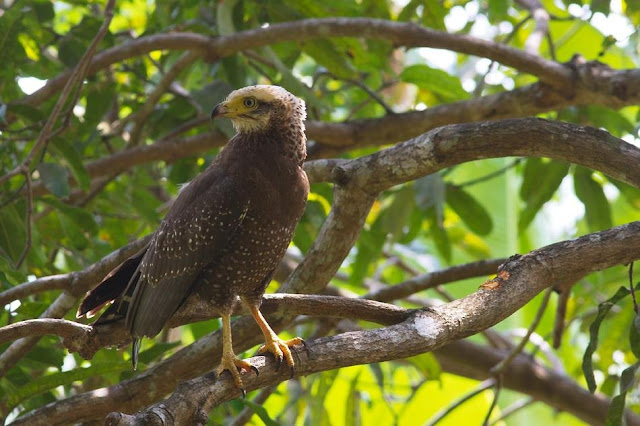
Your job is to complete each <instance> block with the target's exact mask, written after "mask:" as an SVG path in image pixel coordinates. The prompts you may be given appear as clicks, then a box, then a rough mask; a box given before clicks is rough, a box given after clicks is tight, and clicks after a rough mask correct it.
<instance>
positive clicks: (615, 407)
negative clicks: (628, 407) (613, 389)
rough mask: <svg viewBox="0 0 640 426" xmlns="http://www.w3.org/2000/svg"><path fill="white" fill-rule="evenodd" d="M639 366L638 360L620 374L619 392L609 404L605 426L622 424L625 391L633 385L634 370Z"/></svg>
mask: <svg viewBox="0 0 640 426" xmlns="http://www.w3.org/2000/svg"><path fill="white" fill-rule="evenodd" d="M638 367H640V362H636V363H635V364H633V365H631V366H629V367H627V368H625V369H624V371H623V372H622V374H621V376H620V393H619V394H618V395H616V396H615V397H614V398H613V399H612V400H611V404H610V405H609V410H608V412H607V419H606V420H605V425H606V426H618V425H621V424H622V416H623V414H624V406H625V400H626V398H627V392H629V390H630V389H631V387H632V386H633V382H634V379H635V374H636V371H637V370H638Z"/></svg>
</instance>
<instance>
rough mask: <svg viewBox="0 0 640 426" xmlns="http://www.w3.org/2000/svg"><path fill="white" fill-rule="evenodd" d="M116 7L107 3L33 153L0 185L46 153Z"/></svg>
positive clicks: (3, 177) (0, 181)
mask: <svg viewBox="0 0 640 426" xmlns="http://www.w3.org/2000/svg"><path fill="white" fill-rule="evenodd" d="M114 5H115V0H109V1H108V2H107V4H106V6H105V9H104V15H105V20H104V22H103V23H102V26H101V27H100V29H99V30H98V33H97V34H96V36H95V37H94V38H93V40H92V41H91V44H90V45H89V47H88V48H87V51H86V52H85V53H84V55H82V58H81V59H80V62H78V65H77V66H76V67H75V69H74V70H73V72H72V73H71V74H70V76H69V77H68V79H67V80H66V84H65V86H64V88H63V89H62V92H61V94H60V97H59V98H58V101H57V102H56V104H55V106H54V107H53V110H51V113H50V114H49V118H48V119H47V121H46V122H45V124H44V127H43V128H42V130H41V131H40V134H39V135H38V139H37V140H36V142H35V144H34V145H33V147H32V148H31V151H29V154H27V156H26V157H25V159H24V160H23V161H22V163H21V164H20V165H19V166H17V167H16V168H15V169H13V170H12V171H10V172H8V173H7V174H5V175H4V176H0V185H2V184H3V183H4V182H6V181H8V180H9V179H11V178H12V177H14V176H16V175H18V174H20V173H24V170H25V169H26V171H27V173H29V172H30V170H31V167H32V166H33V165H32V164H31V163H32V161H33V159H34V157H35V156H36V154H38V153H43V152H44V151H45V149H46V145H47V144H48V143H49V140H50V138H51V131H52V130H53V126H54V125H55V122H56V120H57V119H58V116H59V115H60V112H61V111H62V108H63V106H64V104H65V103H66V101H67V98H68V97H69V95H70V94H71V91H72V90H73V88H74V86H75V85H76V83H80V84H82V80H84V77H85V76H86V74H87V70H88V67H89V64H90V63H91V59H92V58H93V55H94V54H95V51H96V49H97V47H98V44H99V43H100V41H101V40H102V38H103V37H104V36H105V34H106V33H107V31H108V30H109V24H110V23H111V19H112V18H113V7H114ZM78 90H80V88H78Z"/></svg>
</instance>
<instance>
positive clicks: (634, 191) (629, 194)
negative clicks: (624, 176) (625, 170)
mask: <svg viewBox="0 0 640 426" xmlns="http://www.w3.org/2000/svg"><path fill="white" fill-rule="evenodd" d="M607 179H608V180H609V182H611V183H612V184H613V185H614V186H615V187H616V188H617V189H618V191H620V193H621V194H622V196H623V197H624V199H625V200H626V201H627V203H629V204H630V205H631V206H632V207H635V208H636V209H639V210H640V188H636V187H634V186H631V185H629V184H627V183H624V182H621V181H619V180H616V179H613V178H611V177H608V176H607Z"/></svg>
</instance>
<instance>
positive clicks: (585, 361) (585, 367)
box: [582, 287, 630, 393]
mask: <svg viewBox="0 0 640 426" xmlns="http://www.w3.org/2000/svg"><path fill="white" fill-rule="evenodd" d="M629 293H630V292H629V289H628V288H626V287H620V288H619V289H618V291H617V292H616V294H614V295H613V296H611V298H609V300H607V301H605V302H602V303H600V304H599V305H598V314H597V315H596V318H595V319H594V320H593V322H592V323H591V326H589V345H588V346H587V349H586V350H585V351H584V356H583V358H582V372H583V373H584V378H585V380H586V381H587V386H588V388H589V391H590V392H591V393H593V392H595V390H596V380H595V377H594V375H593V360H592V358H593V354H594V353H595V351H596V349H597V347H598V332H599V331H600V326H601V324H602V321H604V319H605V317H606V316H607V314H608V313H609V311H610V310H611V308H613V306H615V305H616V304H617V303H618V302H619V301H620V300H622V299H623V298H625V297H627V296H628V295H629Z"/></svg>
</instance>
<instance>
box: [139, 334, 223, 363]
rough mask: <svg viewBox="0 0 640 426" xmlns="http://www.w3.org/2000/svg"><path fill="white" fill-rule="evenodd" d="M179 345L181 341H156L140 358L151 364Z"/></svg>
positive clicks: (141, 360)
mask: <svg viewBox="0 0 640 426" xmlns="http://www.w3.org/2000/svg"><path fill="white" fill-rule="evenodd" d="M209 331H211V330H209ZM178 345H180V342H169V343H156V344H154V345H153V346H151V347H150V348H149V349H147V350H145V351H142V352H140V355H139V360H140V362H141V363H143V364H150V363H151V362H152V361H154V360H156V359H157V358H160V356H161V355H162V354H164V353H165V352H167V351H169V350H171V349H173V348H175V347H176V346H178Z"/></svg>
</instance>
